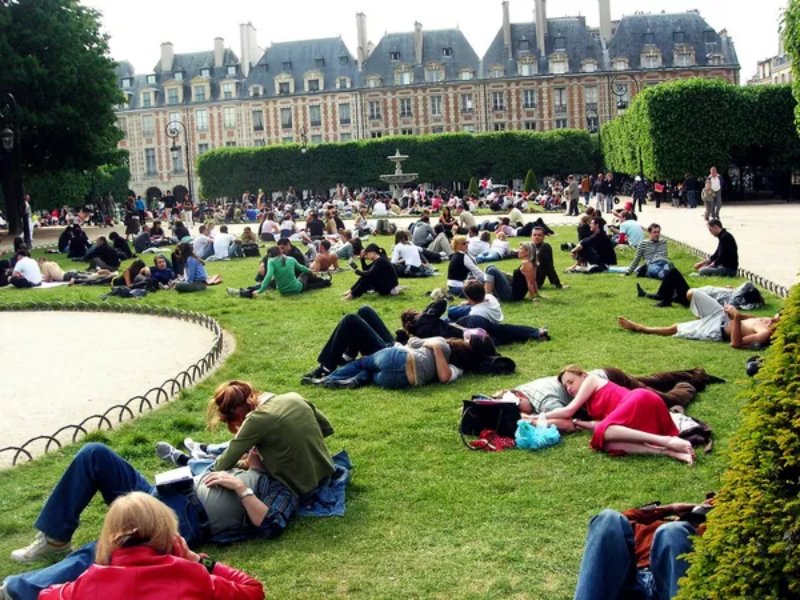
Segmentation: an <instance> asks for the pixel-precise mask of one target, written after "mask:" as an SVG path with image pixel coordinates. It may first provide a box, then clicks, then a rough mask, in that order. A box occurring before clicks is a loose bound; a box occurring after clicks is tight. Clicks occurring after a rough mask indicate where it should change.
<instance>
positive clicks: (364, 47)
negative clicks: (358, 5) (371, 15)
mask: <svg viewBox="0 0 800 600" xmlns="http://www.w3.org/2000/svg"><path fill="white" fill-rule="evenodd" d="M356 38H357V39H356V43H357V44H358V47H357V48H356V59H358V69H359V70H361V69H363V68H364V61H365V60H367V58H369V53H370V49H369V45H368V42H367V15H365V14H364V13H363V12H358V13H356Z"/></svg>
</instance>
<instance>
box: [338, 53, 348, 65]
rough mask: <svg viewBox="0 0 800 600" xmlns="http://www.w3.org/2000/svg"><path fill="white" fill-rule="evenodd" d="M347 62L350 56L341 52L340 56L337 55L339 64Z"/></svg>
mask: <svg viewBox="0 0 800 600" xmlns="http://www.w3.org/2000/svg"><path fill="white" fill-rule="evenodd" d="M349 62H350V57H349V56H347V54H342V55H341V56H339V64H340V65H346V64H348V63H349Z"/></svg>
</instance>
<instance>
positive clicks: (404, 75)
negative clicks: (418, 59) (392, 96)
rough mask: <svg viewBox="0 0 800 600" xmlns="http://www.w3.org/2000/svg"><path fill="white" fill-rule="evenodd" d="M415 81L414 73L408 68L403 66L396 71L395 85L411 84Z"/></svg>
mask: <svg viewBox="0 0 800 600" xmlns="http://www.w3.org/2000/svg"><path fill="white" fill-rule="evenodd" d="M412 83H414V73H413V72H412V71H411V70H410V69H408V68H401V69H398V70H397V71H395V73H394V84H395V85H411V84H412Z"/></svg>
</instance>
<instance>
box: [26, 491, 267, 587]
mask: <svg viewBox="0 0 800 600" xmlns="http://www.w3.org/2000/svg"><path fill="white" fill-rule="evenodd" d="M73 598H75V599H77V598H81V599H85V600H93V599H97V598H102V599H103V600H123V599H128V598H137V600H175V599H176V598H180V599H181V600H223V599H230V600H262V599H263V598H264V588H263V587H262V586H261V583H260V582H258V581H256V580H255V579H253V578H252V577H250V576H249V575H247V574H246V573H243V572H242V571H237V570H236V569H232V568H231V567H227V566H225V565H223V564H221V563H217V562H214V561H213V560H211V559H209V558H208V557H206V556H202V555H199V554H195V553H194V552H192V551H191V550H189V547H188V546H187V545H186V541H185V540H184V539H183V538H182V537H181V536H180V535H179V534H178V520H177V518H176V517H175V513H174V512H172V510H171V509H170V508H169V507H167V506H166V505H165V504H164V503H163V502H160V501H158V500H156V499H155V498H154V497H153V496H150V495H149V494H145V493H143V492H131V493H130V494H127V495H125V496H120V497H119V498H117V499H116V500H114V502H112V503H111V506H110V508H109V510H108V514H107V515H106V518H105V521H104V522H103V529H102V530H101V532H100V540H99V541H98V543H97V550H96V553H95V564H94V565H92V566H91V567H89V569H88V570H87V571H85V572H84V573H83V574H81V576H80V577H78V578H77V579H76V580H75V581H71V582H69V583H64V584H60V585H55V586H52V587H49V588H47V589H45V590H42V592H41V593H40V594H39V600H71V599H73Z"/></svg>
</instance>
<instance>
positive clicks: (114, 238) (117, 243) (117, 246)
mask: <svg viewBox="0 0 800 600" xmlns="http://www.w3.org/2000/svg"><path fill="white" fill-rule="evenodd" d="M108 239H110V240H111V244H112V245H113V247H114V250H116V251H117V252H118V253H119V255H120V256H121V257H122V260H128V259H129V258H136V255H135V254H134V253H133V251H132V250H131V246H130V244H128V240H126V239H125V238H124V237H122V236H121V235H120V234H118V233H117V232H116V231H112V232H111V233H109V234H108Z"/></svg>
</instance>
